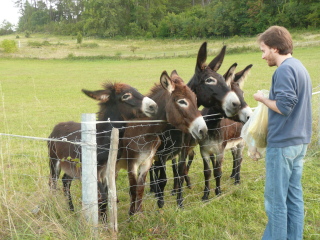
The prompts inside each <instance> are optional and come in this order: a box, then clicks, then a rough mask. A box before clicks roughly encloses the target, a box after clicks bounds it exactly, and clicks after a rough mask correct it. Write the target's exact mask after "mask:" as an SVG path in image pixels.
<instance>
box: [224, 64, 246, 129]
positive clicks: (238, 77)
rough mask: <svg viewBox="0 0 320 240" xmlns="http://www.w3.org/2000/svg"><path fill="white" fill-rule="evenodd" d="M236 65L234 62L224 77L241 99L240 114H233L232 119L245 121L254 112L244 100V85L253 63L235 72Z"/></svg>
mask: <svg viewBox="0 0 320 240" xmlns="http://www.w3.org/2000/svg"><path fill="white" fill-rule="evenodd" d="M236 66H237V63H234V64H233V65H232V66H231V67H230V68H229V70H228V71H227V72H226V73H225V74H224V77H225V79H226V81H227V85H228V86H230V88H231V90H232V91H234V92H235V93H236V94H237V96H238V97H239V100H240V110H239V112H238V114H236V115H235V116H233V117H232V118H231V119H232V120H234V121H238V122H243V123H245V122H247V121H248V120H249V118H250V116H251V114H252V110H251V108H250V107H249V106H248V104H247V103H246V101H245V100H244V93H243V85H244V81H245V80H246V78H247V76H248V74H249V72H250V70H251V68H252V64H250V65H248V66H246V67H245V68H244V69H243V70H242V71H240V72H237V73H236V74H234V71H235V68H236Z"/></svg>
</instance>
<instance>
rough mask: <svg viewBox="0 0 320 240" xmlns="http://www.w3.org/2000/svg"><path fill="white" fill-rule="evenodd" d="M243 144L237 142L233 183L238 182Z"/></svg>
mask: <svg viewBox="0 0 320 240" xmlns="http://www.w3.org/2000/svg"><path fill="white" fill-rule="evenodd" d="M243 147H244V146H243V144H241V143H240V144H238V145H237V148H236V152H235V158H236V159H237V161H236V166H235V181H234V184H240V169H241V164H242V151H243Z"/></svg>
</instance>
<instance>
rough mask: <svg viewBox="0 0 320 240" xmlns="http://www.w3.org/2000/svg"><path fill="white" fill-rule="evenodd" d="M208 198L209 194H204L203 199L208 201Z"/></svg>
mask: <svg viewBox="0 0 320 240" xmlns="http://www.w3.org/2000/svg"><path fill="white" fill-rule="evenodd" d="M208 199H209V198H208V195H203V197H202V198H201V200H202V201H204V202H205V201H208Z"/></svg>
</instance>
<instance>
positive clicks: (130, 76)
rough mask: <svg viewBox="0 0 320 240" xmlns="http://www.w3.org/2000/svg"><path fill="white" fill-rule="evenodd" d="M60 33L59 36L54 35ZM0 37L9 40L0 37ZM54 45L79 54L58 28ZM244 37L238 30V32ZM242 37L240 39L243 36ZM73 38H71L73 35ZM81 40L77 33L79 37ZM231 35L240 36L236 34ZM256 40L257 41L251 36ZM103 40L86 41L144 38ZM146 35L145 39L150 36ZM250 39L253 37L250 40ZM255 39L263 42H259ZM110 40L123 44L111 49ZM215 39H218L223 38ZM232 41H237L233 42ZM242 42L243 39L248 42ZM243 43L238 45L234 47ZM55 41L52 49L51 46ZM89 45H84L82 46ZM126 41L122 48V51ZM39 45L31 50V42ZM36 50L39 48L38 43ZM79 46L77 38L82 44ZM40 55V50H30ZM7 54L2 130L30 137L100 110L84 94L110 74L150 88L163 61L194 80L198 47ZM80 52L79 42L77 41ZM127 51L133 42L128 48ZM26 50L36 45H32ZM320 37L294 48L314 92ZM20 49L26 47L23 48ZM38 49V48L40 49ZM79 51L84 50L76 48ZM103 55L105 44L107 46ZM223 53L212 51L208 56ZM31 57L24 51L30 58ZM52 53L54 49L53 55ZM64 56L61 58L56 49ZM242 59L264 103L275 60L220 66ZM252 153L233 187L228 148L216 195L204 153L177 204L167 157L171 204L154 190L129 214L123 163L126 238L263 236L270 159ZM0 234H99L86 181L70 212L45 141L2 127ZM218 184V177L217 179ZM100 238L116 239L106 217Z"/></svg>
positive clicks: (318, 181) (308, 234)
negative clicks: (175, 53)
mask: <svg viewBox="0 0 320 240" xmlns="http://www.w3.org/2000/svg"><path fill="white" fill-rule="evenodd" d="M52 38H53V37H52ZM0 40H1V39H0ZM44 40H48V41H49V42H50V43H51V44H56V43H57V42H60V43H64V44H61V47H63V48H65V49H64V51H65V52H67V53H70V52H71V51H70V49H73V46H72V44H73V43H71V40H70V39H66V38H60V39H55V40H53V39H51V36H50V37H49V36H46V37H44V36H43V37H42V38H39V39H32V41H39V42H43V41H44ZM236 40H237V41H239V42H241V43H242V42H243V41H240V40H239V39H236ZM236 40H235V39H234V40H233V41H234V42H236ZM68 41H69V42H68ZM72 41H73V42H74V45H75V46H76V39H73V40H72ZM230 41H231V40H230ZM250 41H251V40H250ZM93 42H97V43H98V47H97V48H85V51H86V52H85V54H88V53H90V51H92V54H90V55H89V56H94V55H95V53H96V51H100V52H102V53H103V52H104V51H110V55H111V56H112V55H114V54H115V52H116V51H123V53H124V52H125V51H124V50H123V49H126V48H128V46H130V45H133V44H137V46H139V47H140V45H138V43H136V42H133V40H128V43H126V44H127V45H126V46H125V47H124V46H122V45H121V44H124V42H125V41H123V42H122V41H120V42H119V43H117V42H116V41H114V42H113V43H112V44H111V41H106V42H105V45H104V44H103V41H102V40H101V41H98V40H93ZM142 42H144V45H142ZM245 42H246V41H245ZM139 43H141V48H139V49H138V50H137V52H139V51H143V49H142V48H143V46H145V45H147V46H148V47H145V50H144V51H146V54H147V52H148V53H150V55H151V54H154V53H156V52H158V51H159V52H160V51H163V50H164V49H165V50H166V51H167V49H172V50H174V49H175V48H176V49H177V50H180V49H183V48H186V46H188V48H189V49H190V50H189V51H191V49H192V51H193V52H194V53H196V52H197V50H198V48H199V47H200V45H201V43H202V41H186V42H183V41H176V42H174V41H168V42H165V41H155V40H151V41H142V40H140V41H139ZM252 43H253V44H254V42H252ZM107 44H110V45H108V46H109V47H110V48H112V49H114V50H113V51H114V53H113V52H111V50H110V49H109V50H105V48H107V47H106V46H107ZM215 44H216V45H215ZM230 44H231V43H230ZM208 46H209V48H210V47H212V49H215V48H216V49H219V48H220V47H221V46H222V41H220V42H217V43H213V41H209V45H208ZM241 46H242V45H240V46H239V47H241ZM51 47H52V46H49V47H43V49H42V50H41V49H40V50H41V51H43V55H44V56H46V55H48V56H51V55H50V54H49V53H48V52H50V48H51ZM235 47H237V46H235ZM48 48H49V49H48ZM79 49H81V47H80V48H79ZM119 49H121V50H119ZM29 50H30V49H28V51H29ZM36 50H39V49H38V48H37V49H36ZM76 50H77V48H76V47H75V51H76ZM30 51H31V53H32V54H34V53H33V52H32V51H33V50H30ZM41 51H40V52H37V54H40V55H38V56H39V58H38V57H37V59H33V58H27V55H28V54H27V53H25V54H26V55H25V56H15V55H10V56H9V55H6V54H4V53H0V54H1V56H2V58H0V66H1V71H0V119H1V120H0V133H10V134H17V135H24V136H35V137H43V138H45V137H47V136H48V135H49V134H50V132H51V130H52V128H53V126H54V125H55V124H56V123H58V122H61V121H67V120H74V121H80V118H81V114H82V113H94V112H96V111H97V110H98V106H97V102H95V101H94V100H92V99H89V98H88V97H86V96H85V95H84V94H83V93H81V89H82V88H86V89H89V90H97V89H100V84H101V83H103V82H106V81H111V82H125V83H129V84H131V85H132V86H134V87H136V88H137V89H138V90H140V91H141V92H142V93H144V94H146V93H147V92H148V91H149V89H150V88H151V87H152V86H153V84H154V83H158V82H159V78H160V74H161V72H162V71H163V70H167V71H168V72H171V71H172V70H173V69H176V70H177V71H178V73H179V74H180V76H181V77H182V78H183V79H184V80H185V82H187V81H188V80H189V79H190V77H191V76H192V74H193V72H194V68H195V61H196V58H195V54H194V56H188V57H179V58H178V57H177V58H173V57H170V58H153V59H143V60H128V59H121V60H111V59H100V60H99V59H86V58H83V59H73V60H71V59H46V60H44V59H42V55H41V54H42V53H41ZM72 51H73V50H72ZM127 51H128V54H132V53H130V49H129V48H128V49H127ZM26 52H27V50H26ZM319 52H320V47H319V46H309V47H298V48H296V49H295V51H294V56H295V57H297V58H298V59H300V60H301V61H302V62H303V63H304V65H305V66H306V67H307V69H308V70H309V72H310V75H311V78H312V81H313V87H314V89H313V91H314V92H315V91H320V77H319V71H318V69H319V66H318V65H319V64H318V63H319V61H318V57H319V55H318V53H319ZM18 54H21V53H18ZM37 54H35V56H36V55H37ZM75 55H76V56H77V55H78V53H77V52H75ZM100 55H101V53H100ZM214 56H215V55H214V54H213V53H209V58H208V61H210V60H211V59H212V58H213V57H214ZM21 57H22V58H21ZM44 58H45V57H44ZM57 58H58V57H57ZM234 62H237V63H238V70H242V69H243V68H244V67H245V66H247V65H248V64H251V63H252V64H253V68H252V70H251V74H250V75H249V77H248V80H247V81H246V83H245V86H244V88H245V98H246V100H247V102H248V103H249V104H250V105H251V106H252V107H255V106H256V102H255V101H254V100H253V97H252V95H253V93H255V92H256V91H257V90H259V89H269V86H270V81H271V76H272V73H273V72H274V70H275V68H269V67H267V65H266V63H265V61H263V60H262V59H261V53H260V52H259V51H254V52H251V51H249V52H246V53H241V52H240V53H236V52H234V53H232V54H228V48H227V55H226V57H225V60H224V63H223V65H222V67H221V69H220V70H219V72H220V73H224V72H225V71H226V70H227V69H228V67H229V66H230V65H231V64H232V63H234ZM319 100H320V95H315V96H314V98H313V108H314V134H313V139H312V144H311V145H310V147H309V150H308V154H307V157H306V162H305V169H304V176H303V185H304V196H305V208H306V211H305V212H306V214H305V216H306V219H305V233H304V237H305V239H312V240H313V239H319V232H320V223H319V217H318V216H319V214H320V204H319V202H320V196H319V192H320V177H319V174H318V169H319V167H320V165H319V161H318V159H319V156H320V151H319V145H318V137H319V136H318V131H319V128H318V125H319V111H320V110H319V105H318V102H319ZM244 153H245V159H244V161H243V165H242V173H241V174H242V183H241V184H240V185H239V186H234V185H233V184H232V180H231V179H229V175H230V174H231V167H232V166H231V155H230V153H227V154H226V159H225V162H224V164H223V170H224V175H223V178H222V190H223V195H222V196H221V197H218V198H217V197H215V196H214V194H213V192H211V194H210V200H209V201H208V202H205V203H204V202H202V201H201V197H202V190H203V185H204V184H203V173H202V169H203V166H202V160H201V157H200V154H199V152H197V155H196V159H195V161H194V163H193V165H192V167H191V170H190V175H191V177H192V182H193V188H192V189H185V190H184V196H185V202H184V204H185V207H184V209H182V210H181V209H177V207H176V202H175V198H176V197H175V196H171V195H170V190H171V188H172V184H173V183H172V171H171V167H170V164H171V162H168V166H167V169H168V171H167V172H168V178H169V180H168V184H167V187H166V193H165V201H166V203H165V206H164V208H163V209H161V210H159V209H158V207H157V205H156V200H155V199H154V197H153V195H151V194H148V186H147V187H146V194H145V200H144V210H145V211H144V213H143V214H138V215H136V216H133V217H131V218H129V216H128V214H127V213H128V208H129V206H128V204H129V194H128V180H127V176H126V173H125V172H124V171H121V172H120V175H119V178H118V181H117V189H118V197H119V200H120V202H119V204H118V207H119V209H118V216H119V233H118V238H119V239H222V240H223V239H237V240H238V239H240V240H241V239H244V240H245V239H260V238H261V235H262V233H263V230H264V227H265V224H266V221H267V219H266V216H265V213H264V203H263V187H264V176H265V173H264V160H261V161H258V162H254V161H252V160H251V159H249V158H248V157H247V155H246V150H245V151H244ZM0 162H1V166H0V169H1V171H0V193H1V194H0V198H1V200H0V202H1V205H0V215H1V216H2V217H1V219H0V238H1V239H91V236H92V232H91V228H90V226H89V225H88V224H87V223H86V221H85V220H84V219H83V217H82V214H81V192H80V190H81V183H80V182H79V181H74V182H73V186H72V192H73V195H74V203H75V208H76V211H75V213H70V212H69V211H68V210H67V209H68V206H67V203H66V199H65V198H64V196H63V194H62V189H61V187H62V186H61V182H59V187H60V190H58V191H57V192H56V193H54V194H53V193H51V192H50V191H49V187H48V184H47V183H48V175H49V168H48V159H47V150H46V142H45V141H39V140H27V139H20V138H13V137H7V136H0ZM213 186H214V182H213V181H212V183H211V187H213ZM98 237H99V239H110V235H109V233H108V231H106V230H105V228H104V227H103V225H102V224H101V225H99V228H98Z"/></svg>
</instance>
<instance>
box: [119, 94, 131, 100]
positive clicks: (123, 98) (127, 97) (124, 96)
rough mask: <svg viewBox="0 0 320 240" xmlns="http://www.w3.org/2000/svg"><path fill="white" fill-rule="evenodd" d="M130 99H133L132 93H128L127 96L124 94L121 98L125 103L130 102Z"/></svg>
mask: <svg viewBox="0 0 320 240" xmlns="http://www.w3.org/2000/svg"><path fill="white" fill-rule="evenodd" d="M130 98H132V95H131V93H126V94H124V95H123V96H122V97H121V99H122V100H123V101H126V100H128V99H130Z"/></svg>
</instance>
